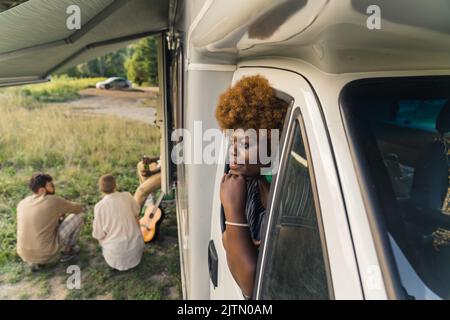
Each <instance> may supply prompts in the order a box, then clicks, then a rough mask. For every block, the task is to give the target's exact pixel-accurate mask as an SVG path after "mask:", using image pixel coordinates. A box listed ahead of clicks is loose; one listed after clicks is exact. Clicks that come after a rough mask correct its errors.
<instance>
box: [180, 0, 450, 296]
mask: <svg viewBox="0 0 450 320" xmlns="http://www.w3.org/2000/svg"><path fill="white" fill-rule="evenodd" d="M294 2H295V1H245V2H242V1H217V0H216V1H214V0H213V1H190V2H188V3H186V23H187V27H186V30H187V35H186V40H187V42H186V50H185V55H186V58H185V96H184V97H185V98H184V99H185V104H184V116H185V118H184V123H183V126H184V127H185V128H187V129H188V130H193V129H194V122H195V121H202V122H203V126H204V127H206V128H209V127H213V128H216V127H217V123H216V121H215V118H214V109H215V105H216V103H217V100H218V97H219V95H220V93H222V92H223V91H224V90H226V88H227V87H229V86H230V85H232V84H233V83H234V82H236V81H237V80H239V79H240V78H241V77H242V76H248V75H255V74H261V75H264V76H265V77H266V78H267V79H268V80H269V82H270V83H271V85H272V86H273V87H274V88H275V89H277V90H280V91H282V92H284V93H286V94H288V95H289V96H290V97H291V98H293V107H294V108H298V109H300V111H301V115H302V118H303V121H304V130H305V131H306V135H307V137H308V144H309V148H310V153H311V158H312V162H313V167H314V175H315V181H316V188H317V194H318V198H319V204H320V211H321V214H322V223H323V232H324V238H325V239H326V253H325V254H326V256H327V257H328V262H329V273H330V278H331V279H330V281H331V284H330V287H332V292H331V293H330V296H331V297H332V298H335V299H395V298H404V296H402V294H403V292H402V288H401V285H399V283H400V276H399V274H398V272H397V271H396V268H395V266H394V263H393V259H395V263H397V264H398V265H401V266H402V269H403V270H407V271H405V272H402V275H401V278H402V279H401V282H402V283H407V285H406V286H407V288H406V290H407V292H408V294H409V295H413V296H415V297H416V298H422V299H434V298H439V297H438V296H437V295H436V294H435V293H433V292H432V291H431V290H430V289H429V288H427V286H426V285H425V284H424V283H423V282H422V281H421V280H420V277H419V276H418V275H417V274H416V272H415V271H414V269H413V268H412V267H411V265H410V264H409V262H408V260H407V259H406V258H405V256H404V255H403V253H402V251H401V250H400V249H399V247H398V246H397V245H396V243H395V240H394V239H393V238H392V237H389V238H387V237H386V238H384V239H383V237H381V236H380V235H378V234H376V233H375V232H374V229H373V223H371V221H370V219H369V217H368V214H366V212H367V210H366V207H365V202H364V195H363V192H362V190H361V187H360V182H359V180H358V177H357V172H356V169H355V165H354V161H353V159H352V154H351V150H350V147H349V142H348V138H347V133H346V131H345V128H344V123H343V118H342V114H341V110H340V103H339V99H340V94H341V91H342V89H343V88H344V87H345V86H346V85H347V84H348V83H350V82H352V81H354V80H358V79H370V78H391V77H415V76H444V75H450V59H449V55H448V52H449V51H448V50H449V49H450V23H449V22H448V21H449V20H448V17H449V14H450V11H449V7H448V5H449V4H448V2H445V1H441V2H436V3H433V4H430V3H429V2H428V3H426V2H424V1H414V4H412V3H411V2H408V3H406V2H404V1H403V2H402V1H400V2H402V3H396V4H393V3H392V2H389V1H375V2H376V3H374V4H377V5H378V6H379V8H380V9H381V12H380V13H381V29H379V30H378V29H373V30H372V29H369V28H368V23H369V22H368V19H369V18H370V17H371V16H373V15H372V14H371V12H373V11H369V12H368V13H366V9H368V7H369V6H370V5H371V4H372V2H370V1H350V0H349V1H347V0H344V1H342V0H340V1H327V0H323V1H297V3H294ZM283 5H285V6H286V7H287V8H289V7H290V8H291V10H290V12H289V13H286V11H284V9H283ZM237 8H239V9H238V10H237ZM280 8H281V9H280ZM372 10H373V8H372ZM288 11H289V10H288ZM283 12H284V13H283ZM405 12H407V14H405ZM425 12H427V14H424V13H425ZM283 14H284V18H281V19H280V15H281V16H283ZM431 16H432V17H431ZM278 19H279V20H280V21H282V22H279V24H278V25H276V26H275V27H274V28H273V29H274V30H272V31H271V34H269V35H258V34H256V35H254V36H253V38H251V36H249V35H250V34H251V33H252V32H253V33H258V32H257V31H258V30H267V29H270V28H271V27H273V26H271V23H272V22H273V20H275V21H276V20H278ZM431 20H433V21H434V22H433V23H431ZM273 23H275V24H276V23H277V22H273ZM269 33H270V32H269ZM286 147H287V146H286V145H283V146H282V150H285V149H286ZM283 165H284V163H283V162H281V164H280V167H283ZM182 173H183V176H182V180H181V181H182V184H181V185H180V184H177V199H178V203H177V210H178V213H177V214H178V218H179V219H178V221H179V223H180V226H179V238H180V248H183V250H182V251H181V253H182V255H181V257H182V258H181V261H182V266H183V268H182V275H183V284H184V286H183V294H184V297H185V298H188V299H208V298H211V299H243V298H244V297H243V294H242V292H241V290H240V288H239V287H238V285H237V283H236V282H235V281H234V279H233V276H232V275H231V273H230V271H229V269H228V265H227V260H226V253H225V250H224V248H223V245H222V238H221V237H222V231H223V230H222V228H221V217H220V216H221V212H220V210H221V204H220V200H219V190H220V178H221V177H222V175H223V173H224V165H223V164H222V165H217V166H213V165H201V164H196V165H185V166H183V168H182ZM178 177H179V178H180V175H179V176H178ZM279 184H280V182H278V181H276V180H275V183H274V184H273V185H272V190H271V191H272V193H274V194H275V193H277V191H278V189H279ZM270 209H273V208H270ZM269 219H270V218H269ZM208 225H210V230H207V229H208V227H207V226H208ZM208 231H209V232H208ZM209 241H212V243H213V244H214V247H215V251H216V255H217V261H218V268H217V269H218V270H217V285H215V284H213V282H212V281H211V278H210V277H209V276H208V264H207V261H208V243H209ZM386 241H389V242H390V243H391V245H392V246H393V248H394V253H393V254H391V255H390V256H386V255H384V254H383V253H381V251H382V250H379V248H380V247H382V246H386V245H387V242H386ZM264 255H265V247H264V245H262V247H261V249H260V258H259V260H260V261H259V264H258V268H260V269H261V268H262V267H261V265H262V264H263V262H262V261H264ZM261 256H262V257H261ZM209 258H211V257H209ZM210 267H211V266H210ZM293 267H295V266H293ZM260 269H259V271H258V276H257V279H256V284H255V292H254V298H255V299H258V298H260V295H259V294H260V289H261V288H260V284H261V282H262V281H263V280H264V279H263V277H264V274H263V273H261V270H260ZM395 279H396V280H395ZM403 286H405V285H404V284H403Z"/></svg>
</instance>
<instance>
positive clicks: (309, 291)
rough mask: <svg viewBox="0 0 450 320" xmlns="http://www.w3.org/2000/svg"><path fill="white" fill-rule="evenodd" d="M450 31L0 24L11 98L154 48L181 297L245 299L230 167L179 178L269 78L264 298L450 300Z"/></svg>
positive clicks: (374, 10) (339, 12)
mask: <svg viewBox="0 0 450 320" xmlns="http://www.w3.org/2000/svg"><path fill="white" fill-rule="evenodd" d="M73 4H76V5H78V6H79V7H80V8H81V12H82V16H83V17H85V19H86V20H85V21H83V24H82V27H81V29H79V30H68V29H67V28H66V21H65V17H66V16H67V15H66V8H67V7H68V6H69V5H73ZM449 17H450V1H448V0H436V1H433V2H430V1H424V0H397V1H389V0H376V1H366V0H314V1H312V0H309V1H308V0H247V1H236V0H186V1H182V0H178V1H177V0H162V1H161V0H129V1H128V0H116V1H113V0H95V1H92V0H90V1H82V0H58V1H56V0H55V1H48V0H47V1H43V0H30V1H27V2H25V3H24V4H22V5H20V6H18V7H16V11H15V12H13V13H11V14H10V15H8V12H5V13H3V14H2V15H0V30H2V32H1V35H0V39H1V40H0V86H10V85H19V84H25V83H32V82H39V81H46V80H48V76H49V75H50V74H51V73H53V72H54V71H56V70H60V69H62V68H66V67H69V66H73V65H77V64H78V63H80V62H84V61H87V60H89V59H91V58H94V57H97V56H100V55H102V54H105V53H107V52H110V51H112V50H115V49H117V48H120V47H123V46H124V45H126V44H128V43H130V42H132V41H134V40H136V39H138V38H140V37H143V36H148V35H157V36H159V57H158V59H159V78H160V79H159V83H160V92H159V97H160V103H159V107H158V108H159V110H158V119H157V124H158V125H159V127H160V129H161V137H162V138H161V163H162V176H163V180H162V190H163V192H164V193H167V194H174V195H175V199H176V207H177V221H178V235H179V248H180V265H181V276H182V288H183V289H182V291H183V298H185V299H244V295H243V293H242V290H241V288H240V287H239V286H238V284H237V282H236V281H235V279H234V277H233V275H232V274H231V272H230V269H229V267H228V264H227V256H226V252H225V249H224V246H223V243H222V233H223V231H224V228H225V224H224V216H223V208H222V205H221V202H220V182H221V178H222V176H223V174H224V173H225V172H226V171H227V164H226V162H225V161H217V163H213V164H211V163H205V162H203V161H184V162H181V163H179V162H177V163H175V162H174V161H173V151H174V150H182V151H183V152H185V153H189V152H190V150H187V148H188V147H189V145H187V144H186V143H185V142H186V139H185V138H184V137H180V136H177V135H175V134H174V132H175V131H176V130H177V129H184V130H186V132H190V133H191V134H192V135H193V136H195V135H196V134H197V133H198V132H197V131H198V130H197V127H198V125H199V124H201V127H202V129H203V130H205V129H210V128H218V124H217V121H216V119H215V116H214V113H215V107H216V105H217V101H218V99H219V96H220V94H221V93H222V92H224V91H225V90H226V89H227V88H229V87H230V86H232V85H233V84H234V83H236V82H237V81H238V80H239V79H241V78H242V77H244V76H251V75H262V76H264V77H265V78H267V79H268V80H269V82H270V85H271V86H272V87H273V89H275V91H276V92H277V95H278V97H280V98H281V99H284V100H285V101H286V103H288V104H289V111H288V114H287V116H286V119H285V125H284V127H283V132H282V134H281V139H280V144H279V150H278V154H279V159H280V160H279V165H278V170H277V173H276V174H275V175H274V176H273V180H272V183H271V187H270V193H269V201H268V204H267V213H266V219H265V222H264V225H263V235H262V241H261V245H260V247H259V255H258V263H257V270H256V277H255V281H254V290H253V296H252V298H253V299H448V298H450V272H449V270H450V251H449V250H450V249H449V244H450V237H449V233H450V232H449V231H448V230H450V215H449V214H450V212H449V211H448V210H449V208H448V207H449V204H448V202H449V199H448V197H449V195H448V178H449V159H448V158H449V156H448V145H450V142H448V140H450V138H449V131H450V130H449V128H450V112H449V109H450V54H449V52H450V19H449ZM6 18H7V19H6ZM35 20H36V21H40V22H41V23H39V24H36V23H35ZM11 25H14V28H8V26H11ZM8 33H14V34H15V36H14V37H11V35H9V36H10V38H8V39H10V40H8V41H5V40H4V38H5V39H6V35H7V34H8ZM25 35H27V36H25ZM29 35H32V36H29ZM30 39H32V40H30ZM200 134H201V132H200ZM193 139H196V138H195V137H193ZM200 141H202V139H201V138H200ZM201 143H204V144H205V145H206V144H207V141H204V142H201ZM221 146H222V147H223V149H224V150H226V147H227V146H226V141H225V139H223V141H222V142H221ZM191 153H192V152H191ZM219 157H225V153H220V154H219ZM219 160H223V159H219ZM446 199H447V201H446Z"/></svg>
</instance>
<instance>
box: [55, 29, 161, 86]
mask: <svg viewBox="0 0 450 320" xmlns="http://www.w3.org/2000/svg"><path fill="white" fill-rule="evenodd" d="M58 74H59V75H62V74H65V75H67V76H69V77H73V78H95V77H106V78H109V77H124V78H128V79H129V80H131V81H133V82H134V83H137V84H138V85H143V84H147V85H150V86H156V85H157V84H158V66H157V41H156V39H155V38H154V37H147V38H143V39H141V40H139V41H137V42H135V43H133V44H131V45H129V46H127V47H125V48H122V49H119V50H117V51H115V52H112V53H108V54H106V55H104V56H102V57H99V58H96V59H93V60H91V61H89V62H86V63H83V64H79V65H77V66H75V67H71V68H69V69H66V70H64V71H62V72H60V73H58Z"/></svg>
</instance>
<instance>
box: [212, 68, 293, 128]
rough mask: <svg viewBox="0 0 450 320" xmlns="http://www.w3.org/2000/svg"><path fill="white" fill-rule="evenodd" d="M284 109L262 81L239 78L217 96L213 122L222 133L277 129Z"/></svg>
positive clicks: (264, 80) (259, 77)
mask: <svg viewBox="0 0 450 320" xmlns="http://www.w3.org/2000/svg"><path fill="white" fill-rule="evenodd" d="M287 108H288V104H287V103H286V102H285V101H284V100H281V99H279V98H277V97H276V96H275V91H274V90H273V89H272V87H270V85H269V81H268V80H267V79H266V78H265V77H263V76H261V75H256V76H250V77H243V78H242V79H241V80H239V81H238V82H237V83H236V84H235V85H234V86H232V87H230V88H228V90H227V91H225V92H224V93H223V94H222V95H221V96H220V99H219V103H218V105H217V108H216V119H217V121H218V123H219V126H220V127H221V128H222V129H244V130H247V129H255V130H259V129H281V128H282V126H283V122H284V117H285V116H286V111H287Z"/></svg>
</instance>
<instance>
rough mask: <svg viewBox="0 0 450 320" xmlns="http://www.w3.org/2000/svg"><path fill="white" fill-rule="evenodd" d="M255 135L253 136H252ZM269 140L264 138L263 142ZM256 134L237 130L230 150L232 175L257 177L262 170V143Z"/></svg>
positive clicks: (232, 137)
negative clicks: (260, 153)
mask: <svg viewBox="0 0 450 320" xmlns="http://www.w3.org/2000/svg"><path fill="white" fill-rule="evenodd" d="M252 133H253V134H252ZM264 139H265V140H267V139H266V138H263V139H262V140H264ZM259 140H260V139H258V136H257V135H256V134H255V133H254V132H250V131H248V130H247V131H244V130H236V131H234V132H233V135H232V136H231V143H230V149H229V159H230V173H232V174H236V175H243V176H257V175H260V174H261V168H263V167H267V166H268V165H263V164H261V163H260V159H259V149H260V147H261V146H260V144H261V143H262V142H260V141H259Z"/></svg>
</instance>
